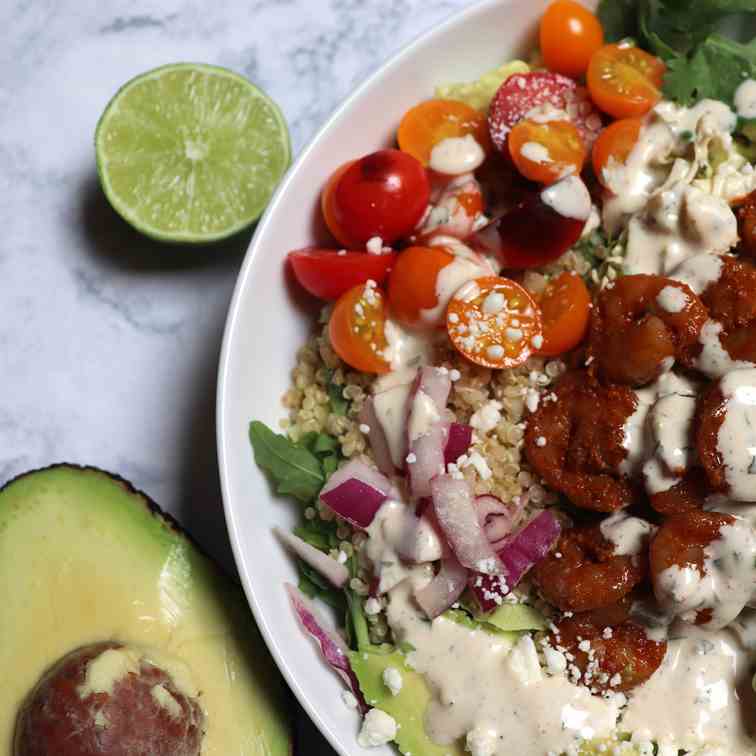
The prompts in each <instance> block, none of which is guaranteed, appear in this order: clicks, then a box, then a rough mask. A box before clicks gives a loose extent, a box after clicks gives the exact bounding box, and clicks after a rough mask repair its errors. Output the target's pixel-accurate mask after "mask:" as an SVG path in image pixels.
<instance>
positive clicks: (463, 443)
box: [444, 423, 473, 465]
mask: <svg viewBox="0 0 756 756" xmlns="http://www.w3.org/2000/svg"><path fill="white" fill-rule="evenodd" d="M472 433H473V429H472V428H471V427H470V426H469V425H463V424H462V423H452V424H451V426H450V427H449V440H448V441H447V442H446V448H445V449H444V464H446V465H451V464H453V463H454V462H456V461H457V460H458V459H459V458H460V457H461V456H462V455H463V454H466V453H467V450H468V449H469V448H470V444H471V443H472Z"/></svg>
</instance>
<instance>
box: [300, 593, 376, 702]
mask: <svg viewBox="0 0 756 756" xmlns="http://www.w3.org/2000/svg"><path fill="white" fill-rule="evenodd" d="M286 590H287V592H288V594H289V601H291V606H292V608H293V609H294V613H295V614H296V616H297V619H298V620H299V623H300V625H301V626H302V628H303V629H304V631H305V632H306V633H307V634H308V635H310V636H312V637H313V638H314V639H315V640H316V641H317V642H318V645H319V646H320V653H321V654H322V655H323V658H324V659H325V660H326V662H328V664H329V665H330V666H331V668H332V669H334V670H335V671H336V673H337V674H338V675H339V677H341V679H342V680H343V681H344V682H345V683H346V684H347V685H348V686H349V688H350V689H351V691H352V693H354V696H355V698H356V699H357V702H358V703H359V705H360V710H361V711H362V712H363V713H365V712H366V711H367V710H368V708H369V707H368V705H367V704H366V703H365V698H364V697H363V695H362V691H361V690H360V684H359V682H358V681H357V677H356V675H355V674H354V671H353V670H352V665H351V664H350V663H349V657H348V656H347V650H348V649H347V647H346V644H345V643H344V641H343V640H342V639H341V638H340V637H339V636H338V635H337V634H336V633H333V632H330V631H328V630H326V628H325V624H324V623H323V622H322V620H321V619H320V617H319V614H318V611H317V609H316V608H315V607H314V606H313V604H312V602H311V601H310V600H309V599H308V598H307V597H306V596H305V595H304V594H303V593H302V592H301V591H300V590H299V589H297V588H295V587H294V586H293V585H289V584H288V583H287V584H286Z"/></svg>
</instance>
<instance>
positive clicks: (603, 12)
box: [596, 0, 638, 42]
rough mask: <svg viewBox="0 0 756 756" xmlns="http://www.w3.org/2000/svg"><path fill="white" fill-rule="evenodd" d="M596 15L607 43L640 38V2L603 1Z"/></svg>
mask: <svg viewBox="0 0 756 756" xmlns="http://www.w3.org/2000/svg"><path fill="white" fill-rule="evenodd" d="M596 15H597V16H598V18H599V21H601V26H603V27H604V38H605V39H606V41H607V42H619V41H620V40H621V39H625V38H627V37H637V36H638V0H601V2H600V3H599V5H598V10H597V11H596Z"/></svg>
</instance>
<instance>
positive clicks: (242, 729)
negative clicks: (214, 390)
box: [0, 465, 291, 756]
mask: <svg viewBox="0 0 756 756" xmlns="http://www.w3.org/2000/svg"><path fill="white" fill-rule="evenodd" d="M0 602H1V603H0V670H2V685H0V754H12V752H13V750H12V749H13V738H14V730H15V726H16V718H17V715H18V712H19V710H20V708H21V707H22V705H23V703H24V701H25V699H26V698H27V696H28V695H29V693H30V691H32V689H33V688H34V686H35V685H36V684H37V682H38V681H39V679H40V678H41V677H42V675H43V674H44V673H45V671H46V670H48V669H49V668H50V667H51V666H52V665H54V664H55V663H56V662H57V661H58V660H59V659H61V658H62V657H63V656H65V655H66V654H68V653H70V652H71V651H73V650H74V649H77V648H79V647H81V646H86V645H88V644H92V643H100V642H102V641H111V640H115V641H120V642H121V643H124V644H133V645H135V646H140V647H146V648H151V649H155V650H156V651H159V652H160V653H161V654H165V655H167V656H170V657H172V658H176V659H178V660H180V661H182V662H183V663H184V664H185V665H187V666H188V667H189V669H190V671H191V674H192V676H193V678H194V680H195V682H196V684H197V686H198V688H199V690H200V691H201V697H200V700H201V703H202V706H203V708H204V709H205V712H206V732H205V739H204V741H203V747H202V754H203V756H288V754H290V753H291V729H290V723H289V717H288V715H287V692H286V690H285V688H284V684H283V682H282V680H281V678H280V676H279V674H278V671H277V670H276V668H275V666H274V665H273V662H272V660H271V659H270V657H269V656H268V652H267V650H266V648H265V644H264V643H263V641H262V639H261V637H260V635H259V633H258V631H257V628H256V627H255V625H254V623H253V620H252V616H251V614H250V611H249V607H248V606H247V603H246V600H245V598H244V595H243V593H242V591H241V589H240V588H239V587H238V586H237V585H236V584H235V583H234V582H233V581H231V580H230V579H229V578H228V577H226V576H225V575H224V574H223V573H222V572H221V571H220V569H219V568H218V567H216V565H215V564H214V563H213V562H211V561H210V559H208V558H207V557H206V556H205V555H204V554H203V553H202V552H201V551H200V550H199V549H198V547H196V546H195V545H194V543H193V542H192V541H191V540H190V539H189V538H188V537H187V536H186V535H185V534H184V533H183V531H182V530H181V529H180V527H179V526H178V524H177V523H176V522H175V521H174V520H173V519H172V518H170V517H169V516H168V515H166V514H164V513H163V512H162V511H161V510H160V508H159V507H157V506H156V505H155V504H154V503H153V502H151V501H150V500H149V499H148V498H147V497H146V496H145V495H144V494H142V493H140V492H138V491H136V490H135V489H134V488H133V487H132V486H131V485H129V484H128V483H126V482H125V481H123V480H121V479H119V478H117V477H115V476H112V475H109V474H107V473H105V472H102V471H100V470H96V469H93V468H80V467H74V466H70V465H59V466H55V467H50V468H47V469H44V470H39V471H35V472H31V473H27V474H25V475H22V476H21V477H19V478H16V479H15V480H13V481H11V482H10V483H8V484H7V485H6V486H5V487H4V488H2V489H0Z"/></svg>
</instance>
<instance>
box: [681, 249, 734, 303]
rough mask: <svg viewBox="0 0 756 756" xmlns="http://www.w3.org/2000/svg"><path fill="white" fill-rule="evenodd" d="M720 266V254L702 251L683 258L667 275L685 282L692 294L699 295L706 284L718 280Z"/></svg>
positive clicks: (708, 284)
mask: <svg viewBox="0 0 756 756" xmlns="http://www.w3.org/2000/svg"><path fill="white" fill-rule="evenodd" d="M722 266H723V261H722V256H721V255H715V254H712V253H710V252H704V253H702V254H700V255H694V256H693V257H689V258H687V259H686V260H683V262H681V263H680V264H679V265H678V266H677V267H676V268H674V269H673V270H672V271H671V273H670V276H669V277H670V278H674V279H675V281H680V282H681V283H684V284H687V286H688V287H689V288H690V290H691V291H692V292H693V293H694V294H698V295H699V296H700V295H701V294H703V293H704V291H705V290H706V288H707V287H708V286H710V285H711V284H713V283H716V282H717V281H719V278H720V276H721V275H722Z"/></svg>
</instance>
